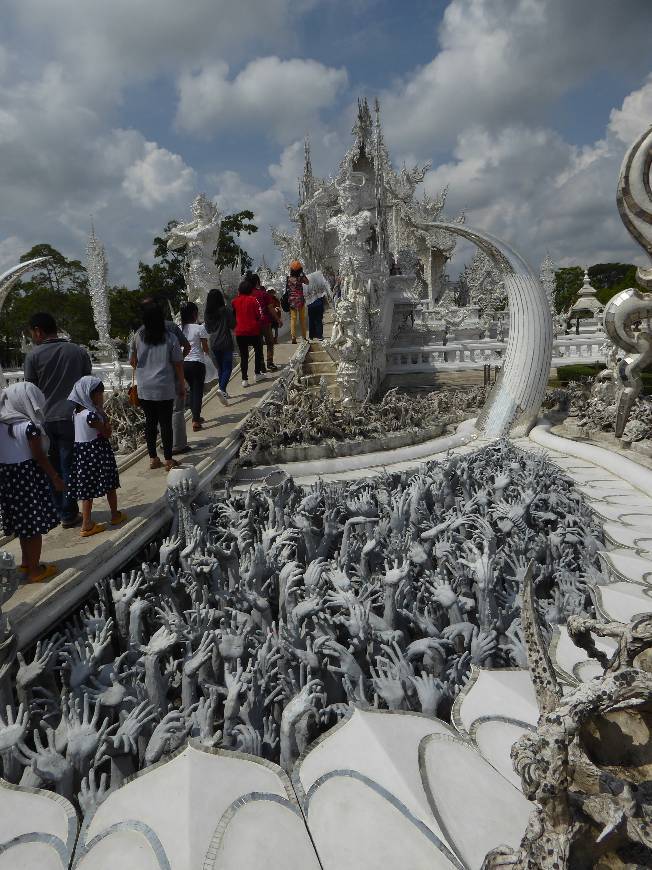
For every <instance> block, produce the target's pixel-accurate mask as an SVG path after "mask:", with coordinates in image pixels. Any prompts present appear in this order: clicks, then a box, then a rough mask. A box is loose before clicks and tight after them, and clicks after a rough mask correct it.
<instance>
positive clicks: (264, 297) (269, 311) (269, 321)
mask: <svg viewBox="0 0 652 870" xmlns="http://www.w3.org/2000/svg"><path fill="white" fill-rule="evenodd" d="M251 283H252V284H253V288H254V289H253V290H252V294H253V295H254V296H255V297H256V299H257V300H258V304H259V305H260V310H261V311H262V313H263V319H262V322H261V328H260V335H261V338H262V339H263V340H264V342H265V346H266V347H267V371H268V372H275V371H277V367H276V366H275V365H274V333H273V332H272V327H273V326H274V325H278V316H277V314H276V307H277V303H276V300H275V299H274V297H273V296H272V294H271V293H268V292H267V288H266V287H263V286H262V284H261V283H260V276H259V275H252V276H251ZM261 352H262V347H261Z"/></svg>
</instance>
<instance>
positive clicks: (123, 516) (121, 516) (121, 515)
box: [111, 511, 129, 526]
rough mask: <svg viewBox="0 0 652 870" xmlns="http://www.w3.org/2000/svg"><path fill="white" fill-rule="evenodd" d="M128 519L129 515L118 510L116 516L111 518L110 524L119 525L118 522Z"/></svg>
mask: <svg viewBox="0 0 652 870" xmlns="http://www.w3.org/2000/svg"><path fill="white" fill-rule="evenodd" d="M128 519H129V517H128V516H127V514H126V513H124V512H123V511H118V514H117V516H116V518H115V519H114V520H111V525H112V526H119V525H120V523H124V522H126V520H128Z"/></svg>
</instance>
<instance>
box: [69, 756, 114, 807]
mask: <svg viewBox="0 0 652 870" xmlns="http://www.w3.org/2000/svg"><path fill="white" fill-rule="evenodd" d="M110 791H111V789H110V788H109V787H108V785H107V775H106V773H103V774H102V775H101V777H100V782H99V785H98V783H97V780H96V777H95V768H94V767H93V768H91V770H90V772H89V774H88V776H85V777H84V778H83V779H82V781H81V791H80V792H79V794H78V795H77V800H78V801H79V806H80V808H81V811H82V813H83V814H84V818H85V819H89V818H90V817H91V816H92V815H93V813H94V812H95V810H96V809H97V808H98V807H99V805H100V804H101V803H102V801H104V800H106V798H107V797H108V796H109V793H110Z"/></svg>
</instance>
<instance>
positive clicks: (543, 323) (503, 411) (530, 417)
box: [431, 222, 553, 438]
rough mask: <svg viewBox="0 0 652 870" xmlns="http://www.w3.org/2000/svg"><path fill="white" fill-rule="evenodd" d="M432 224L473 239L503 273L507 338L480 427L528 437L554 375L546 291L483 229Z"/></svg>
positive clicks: (498, 433)
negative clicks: (501, 362)
mask: <svg viewBox="0 0 652 870" xmlns="http://www.w3.org/2000/svg"><path fill="white" fill-rule="evenodd" d="M431 226H432V227H433V228H436V229H441V230H445V231H446V232H449V233H453V234H454V235H457V236H462V238H465V239H468V240H469V241H470V242H473V243H474V244H475V245H477V246H478V248H480V250H481V251H482V252H483V253H484V254H486V255H487V257H489V259H490V260H492V262H493V263H495V265H496V267H497V268H498V269H500V271H501V272H502V274H503V276H504V284H505V290H506V291H507V298H508V303H509V338H508V341H507V348H506V351H505V360H504V362H503V367H502V370H501V372H500V375H499V377H498V380H497V381H496V384H495V385H494V387H493V389H492V391H491V393H490V394H489V398H488V399H487V401H486V403H485V406H484V408H483V409H482V413H481V414H480V416H479V417H478V421H477V428H478V429H479V431H480V432H481V433H482V434H483V435H484V436H486V437H488V438H497V437H500V436H502V435H507V434H508V433H510V432H511V433H512V434H513V435H516V436H518V435H522V434H523V435H525V434H527V432H529V430H530V429H531V428H532V426H533V425H534V424H535V422H536V419H537V416H538V414H539V410H540V408H541V402H542V401H543V397H544V395H545V391H546V384H547V383H548V377H549V376H550V363H551V360H552V339H553V330H552V316H551V313H550V308H549V305H548V300H547V297H546V293H545V290H544V289H543V287H542V285H541V283H540V281H539V279H538V278H537V277H536V275H535V274H534V272H533V271H532V269H531V268H530V266H529V265H528V264H527V263H526V261H525V260H524V259H523V258H522V257H521V256H520V254H518V253H516V251H514V250H513V249H512V248H510V247H509V245H507V244H506V243H505V242H502V241H501V240H500V239H496V238H495V237H494V236H492V235H490V234H489V233H487V232H485V231H484V230H477V229H474V228H473V227H469V226H465V225H462V224H455V223H439V222H438V223H434V224H432V225H431Z"/></svg>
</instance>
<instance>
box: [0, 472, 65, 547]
mask: <svg viewBox="0 0 652 870" xmlns="http://www.w3.org/2000/svg"><path fill="white" fill-rule="evenodd" d="M0 515H1V517H2V528H3V530H4V533H5V535H16V536H17V537H19V538H33V537H35V536H36V535H45V534H47V532H49V531H50V529H53V528H54V527H55V526H58V525H59V515H58V513H57V510H56V508H55V506H54V501H53V499H52V486H51V484H50V480H49V478H48V476H47V474H46V473H45V472H44V471H43V469H42V468H41V467H40V466H39V465H37V464H36V462H35V461H34V460H33V459H26V460H25V461H24V462H16V463H13V464H11V465H4V464H3V465H0Z"/></svg>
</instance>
